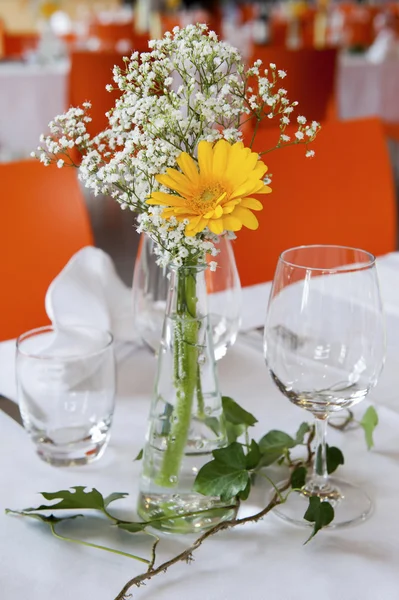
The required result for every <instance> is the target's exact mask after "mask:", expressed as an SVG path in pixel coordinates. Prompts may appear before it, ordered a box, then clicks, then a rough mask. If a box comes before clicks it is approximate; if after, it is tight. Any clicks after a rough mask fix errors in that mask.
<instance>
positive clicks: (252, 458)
mask: <svg viewBox="0 0 399 600" xmlns="http://www.w3.org/2000/svg"><path fill="white" fill-rule="evenodd" d="M261 456H262V455H261V453H260V450H259V445H258V444H257V443H256V442H255V440H251V445H250V447H249V452H248V454H247V455H246V457H245V467H246V468H247V469H249V470H251V469H255V467H257V466H258V464H259V461H260V458H261Z"/></svg>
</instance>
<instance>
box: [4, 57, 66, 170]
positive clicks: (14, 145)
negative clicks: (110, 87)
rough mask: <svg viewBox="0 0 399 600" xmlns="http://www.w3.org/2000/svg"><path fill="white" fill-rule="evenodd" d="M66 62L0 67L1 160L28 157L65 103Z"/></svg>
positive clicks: (18, 63)
mask: <svg viewBox="0 0 399 600" xmlns="http://www.w3.org/2000/svg"><path fill="white" fill-rule="evenodd" d="M68 71H69V63H68V61H65V62H59V63H54V64H47V65H40V64H29V63H22V62H3V63H0V89H1V90H2V93H1V94H0V114H1V118H0V159H2V160H10V159H13V158H21V157H24V156H29V154H30V153H31V152H32V151H33V150H35V149H36V148H37V146H38V144H39V137H40V135H41V134H42V133H44V132H45V131H47V125H48V123H49V121H50V120H51V119H53V118H54V117H55V115H58V114H61V113H62V112H64V110H65V108H66V103H67V74H68Z"/></svg>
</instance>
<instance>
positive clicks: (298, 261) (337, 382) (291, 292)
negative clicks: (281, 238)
mask: <svg viewBox="0 0 399 600" xmlns="http://www.w3.org/2000/svg"><path fill="white" fill-rule="evenodd" d="M264 353H265V359H266V364H267V366H268V369H269V371H270V374H271V377H272V379H273V381H274V383H275V384H276V385H277V387H278V389H279V390H280V391H281V392H282V393H283V394H284V395H285V396H286V397H287V398H288V399H289V400H291V402H292V403H293V404H296V405H297V406H299V407H301V408H304V409H305V410H308V411H309V412H311V413H312V414H313V415H314V417H315V433H316V452H315V457H316V459H315V461H314V470H313V474H312V475H311V476H310V477H309V478H308V480H307V481H306V484H305V486H304V487H303V488H302V490H301V491H299V492H293V493H292V494H290V496H289V498H288V500H287V501H286V502H285V503H284V504H282V505H281V506H279V507H278V508H277V510H276V513H277V514H278V515H279V516H281V517H283V518H284V519H286V520H288V521H291V522H294V523H303V524H305V521H304V520H303V515H304V513H305V511H306V508H307V505H308V501H307V499H308V497H309V496H318V497H320V499H321V500H322V501H324V500H326V501H329V502H330V503H331V504H332V505H333V506H334V510H335V518H334V521H333V523H332V525H333V526H339V525H345V524H349V523H352V522H354V521H357V520H359V519H364V518H366V516H367V515H368V514H369V512H370V510H371V507H372V504H371V500H370V498H369V497H368V495H367V494H365V493H364V492H363V491H362V490H361V489H359V488H358V487H357V486H355V485H353V484H351V483H349V482H344V481H341V480H339V479H336V478H335V477H334V478H333V477H329V476H328V472H327V462H326V431H327V429H326V428H327V421H328V417H329V416H330V415H331V414H335V413H336V412H337V411H340V410H343V409H345V408H350V407H351V406H353V405H355V404H357V403H358V402H360V401H361V400H363V399H364V398H365V397H366V395H367V394H368V392H369V391H370V389H371V388H372V387H373V386H375V384H376V383H377V380H378V377H379V374H380V372H381V369H382V367H383V363H384V357H385V328H384V318H383V311H382V305H381V298H380V291H379V285H378V278H377V270H376V266H375V257H374V256H373V255H372V254H370V253H369V252H366V251H364V250H359V249H356V248H348V247H342V246H320V245H319V246H302V247H297V248H292V249H290V250H286V251H285V252H283V253H282V254H281V256H280V258H279V261H278V264H277V269H276V273H275V277H274V281H273V287H272V291H271V295H270V300H269V306H268V311H267V317H266V324H265V337H264Z"/></svg>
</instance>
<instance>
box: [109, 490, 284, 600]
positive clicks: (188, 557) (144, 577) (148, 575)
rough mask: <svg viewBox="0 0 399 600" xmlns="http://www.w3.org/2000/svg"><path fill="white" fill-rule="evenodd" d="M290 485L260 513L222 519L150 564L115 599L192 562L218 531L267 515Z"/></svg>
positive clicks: (282, 501)
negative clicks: (180, 549) (180, 548)
mask: <svg viewBox="0 0 399 600" xmlns="http://www.w3.org/2000/svg"><path fill="white" fill-rule="evenodd" d="M289 487H290V482H289V481H287V483H286V484H285V485H284V486H282V487H280V488H279V490H278V493H275V494H274V496H273V498H272V499H271V500H270V502H269V504H268V505H267V506H266V507H265V508H264V509H262V510H261V511H259V512H258V513H256V514H254V515H251V516H249V517H244V518H242V519H229V520H228V521H222V522H221V523H217V524H216V525H214V526H213V527H211V528H210V529H208V530H207V531H205V532H204V533H203V534H202V535H201V536H200V537H199V538H197V539H196V540H195V542H194V543H193V544H192V545H191V546H189V547H188V548H186V549H185V550H183V552H180V554H177V555H176V556H174V557H173V558H171V559H169V560H167V561H165V562H164V563H162V564H161V565H159V566H158V567H156V568H154V567H153V565H150V566H149V568H148V569H147V571H146V572H145V573H142V574H141V575H137V576H136V577H133V578H132V579H130V581H128V582H127V583H126V584H125V585H124V586H123V588H122V589H121V591H120V592H119V594H118V595H117V596H116V598H115V600H126V599H127V598H128V597H129V596H127V593H128V591H129V590H130V589H131V588H132V587H133V586H136V587H140V586H141V585H144V584H145V582H146V581H149V580H150V579H152V577H155V575H158V574H159V573H162V572H163V573H166V571H167V570H168V569H169V568H170V567H171V566H172V565H175V564H176V563H178V562H181V561H184V562H187V563H189V562H191V561H192V560H193V556H192V555H193V553H194V552H195V550H198V548H199V547H200V546H201V544H202V543H203V542H204V541H205V540H206V539H208V538H209V537H211V536H212V535H215V534H216V533H219V531H224V530H225V529H231V528H233V527H237V525H244V524H245V523H250V522H256V521H259V520H260V519H262V518H263V517H264V516H265V515H267V514H268V513H269V512H270V511H271V510H272V509H273V508H274V507H275V506H278V505H279V504H283V503H284V502H285V499H284V498H283V497H282V496H281V493H282V492H284V491H285V490H286V489H288V488H289Z"/></svg>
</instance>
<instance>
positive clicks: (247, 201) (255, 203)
mask: <svg viewBox="0 0 399 600" xmlns="http://www.w3.org/2000/svg"><path fill="white" fill-rule="evenodd" d="M240 206H243V207H244V208H250V209H251V210H262V208H263V204H262V202H260V200H256V198H243V199H242V200H241V202H240Z"/></svg>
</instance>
